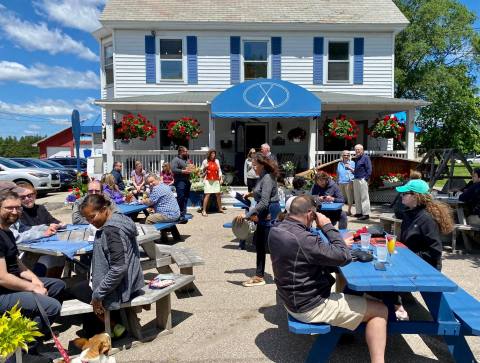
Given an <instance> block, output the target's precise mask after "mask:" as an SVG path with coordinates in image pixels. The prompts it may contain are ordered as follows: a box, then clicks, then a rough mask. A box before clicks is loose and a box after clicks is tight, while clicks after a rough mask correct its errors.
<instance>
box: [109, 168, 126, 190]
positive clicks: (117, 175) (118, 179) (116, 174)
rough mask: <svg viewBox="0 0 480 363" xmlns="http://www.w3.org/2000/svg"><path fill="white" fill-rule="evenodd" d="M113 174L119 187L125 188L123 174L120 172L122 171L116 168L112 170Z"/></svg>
mask: <svg viewBox="0 0 480 363" xmlns="http://www.w3.org/2000/svg"><path fill="white" fill-rule="evenodd" d="M111 174H112V175H113V177H114V178H115V183H116V184H117V185H118V189H120V190H124V189H125V184H123V178H122V174H120V172H118V171H116V170H115V169H113V170H112V173H111Z"/></svg>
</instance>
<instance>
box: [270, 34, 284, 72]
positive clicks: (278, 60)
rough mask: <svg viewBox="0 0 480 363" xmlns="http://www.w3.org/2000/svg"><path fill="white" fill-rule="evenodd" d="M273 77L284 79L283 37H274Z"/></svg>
mask: <svg viewBox="0 0 480 363" xmlns="http://www.w3.org/2000/svg"><path fill="white" fill-rule="evenodd" d="M272 78H273V79H282V38H281V37H272Z"/></svg>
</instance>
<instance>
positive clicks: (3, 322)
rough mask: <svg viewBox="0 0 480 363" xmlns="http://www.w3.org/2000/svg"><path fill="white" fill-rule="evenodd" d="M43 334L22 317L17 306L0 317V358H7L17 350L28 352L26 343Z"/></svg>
mask: <svg viewBox="0 0 480 363" xmlns="http://www.w3.org/2000/svg"><path fill="white" fill-rule="evenodd" d="M42 335H43V334H42V333H40V332H39V331H38V327H37V323H36V322H34V321H32V320H30V319H28V318H26V317H24V316H22V314H21V312H20V308H19V307H18V304H15V306H14V307H13V308H11V309H10V310H9V311H6V312H5V313H4V314H3V315H2V316H1V317H0V357H2V358H7V357H8V356H9V355H10V354H12V353H13V352H15V350H17V348H21V349H23V350H28V346H27V344H28V343H31V342H33V341H35V339H36V338H37V337H41V336H42Z"/></svg>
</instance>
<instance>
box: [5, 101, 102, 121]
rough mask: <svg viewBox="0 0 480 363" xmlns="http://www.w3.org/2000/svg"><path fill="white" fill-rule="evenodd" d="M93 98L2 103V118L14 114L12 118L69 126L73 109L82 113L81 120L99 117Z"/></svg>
mask: <svg viewBox="0 0 480 363" xmlns="http://www.w3.org/2000/svg"><path fill="white" fill-rule="evenodd" d="M93 100H94V99H93V98H91V97H89V98H87V99H85V100H74V101H72V102H67V101H65V100H61V99H57V100H53V99H42V100H37V101H32V102H27V103H22V104H18V103H7V102H3V101H0V114H1V115H2V118H5V117H8V114H13V115H12V118H13V119H15V118H16V117H18V118H22V117H29V118H30V119H31V120H32V121H33V120H34V119H35V117H38V120H39V121H45V122H48V123H50V124H53V125H67V124H68V123H69V121H70V116H71V114H72V111H73V109H77V110H78V111H79V112H80V117H81V119H86V118H90V117H93V116H96V115H98V113H99V109H98V108H97V106H95V105H93Z"/></svg>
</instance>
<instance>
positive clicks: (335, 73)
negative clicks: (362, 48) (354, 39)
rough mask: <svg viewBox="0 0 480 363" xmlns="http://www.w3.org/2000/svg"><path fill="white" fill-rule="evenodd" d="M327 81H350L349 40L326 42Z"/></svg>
mask: <svg viewBox="0 0 480 363" xmlns="http://www.w3.org/2000/svg"><path fill="white" fill-rule="evenodd" d="M327 64H328V71H327V77H328V78H327V80H328V82H332V83H337V82H342V83H343V82H350V42H348V41H329V42H328V63H327Z"/></svg>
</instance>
